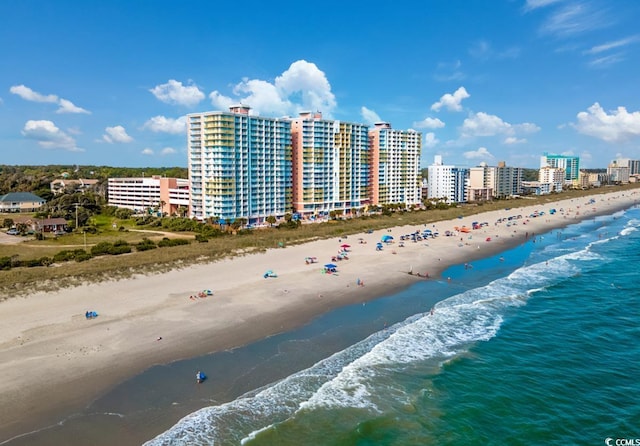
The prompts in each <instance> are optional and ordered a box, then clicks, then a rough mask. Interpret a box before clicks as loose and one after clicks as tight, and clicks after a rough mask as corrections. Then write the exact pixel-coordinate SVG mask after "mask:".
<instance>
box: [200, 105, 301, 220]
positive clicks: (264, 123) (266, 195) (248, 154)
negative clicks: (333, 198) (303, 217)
mask: <svg viewBox="0 0 640 446" xmlns="http://www.w3.org/2000/svg"><path fill="white" fill-rule="evenodd" d="M249 110H250V108H249V107H246V106H242V105H237V106H233V107H231V108H230V111H229V112H221V111H217V112H207V113H193V114H189V115H187V122H188V141H187V148H188V154H189V155H188V156H189V180H190V181H191V212H190V213H191V217H195V218H197V219H199V220H204V219H206V218H210V217H213V218H219V219H224V220H225V221H227V222H231V221H233V220H235V219H237V218H245V219H247V223H249V224H256V223H262V222H263V221H264V220H265V219H266V217H268V216H271V215H272V216H274V217H276V218H279V217H282V216H283V215H284V214H286V213H288V212H291V211H292V203H291V198H292V196H291V187H292V183H291V124H290V123H289V121H287V120H285V119H275V118H262V117H259V116H251V115H249Z"/></svg>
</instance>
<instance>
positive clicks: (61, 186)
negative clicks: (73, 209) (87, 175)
mask: <svg viewBox="0 0 640 446" xmlns="http://www.w3.org/2000/svg"><path fill="white" fill-rule="evenodd" d="M96 184H98V180H87V179H82V178H81V179H79V180H68V179H66V178H65V179H57V180H53V181H52V182H51V183H50V185H49V186H50V187H51V192H52V193H53V195H59V194H62V193H64V192H65V191H67V190H71V191H73V192H85V191H87V190H89V189H91V188H93V187H95V185H96Z"/></svg>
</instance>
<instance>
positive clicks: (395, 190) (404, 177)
mask: <svg viewBox="0 0 640 446" xmlns="http://www.w3.org/2000/svg"><path fill="white" fill-rule="evenodd" d="M369 141H370V148H371V154H370V157H371V158H370V159H371V166H370V170H371V173H370V183H371V186H370V187H371V204H374V205H379V204H390V203H404V204H405V205H407V206H411V205H414V204H419V203H420V202H421V191H420V189H421V186H420V153H421V150H422V133H420V132H416V131H414V130H394V129H392V128H391V125H390V124H389V123H387V122H378V123H376V124H375V126H374V128H373V129H371V130H370V131H369Z"/></svg>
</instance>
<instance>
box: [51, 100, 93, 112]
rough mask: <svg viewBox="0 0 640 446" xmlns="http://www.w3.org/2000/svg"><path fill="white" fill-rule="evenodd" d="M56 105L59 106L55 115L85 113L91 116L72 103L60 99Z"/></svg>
mask: <svg viewBox="0 0 640 446" xmlns="http://www.w3.org/2000/svg"><path fill="white" fill-rule="evenodd" d="M58 104H59V105H60V108H59V109H58V110H56V113H86V114H88V115H90V114H91V112H90V111H88V110H85V109H84V108H82V107H78V106H76V105H74V104H73V102H71V101H68V100H66V99H62V98H60V101H59V102H58Z"/></svg>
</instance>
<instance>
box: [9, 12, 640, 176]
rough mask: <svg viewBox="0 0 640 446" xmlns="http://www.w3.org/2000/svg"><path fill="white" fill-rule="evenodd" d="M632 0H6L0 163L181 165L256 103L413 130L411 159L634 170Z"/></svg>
mask: <svg viewBox="0 0 640 446" xmlns="http://www.w3.org/2000/svg"><path fill="white" fill-rule="evenodd" d="M638 23H640V2H636V1H627V0H441V1H436V0H418V1H397V2H386V3H381V2H347V1H340V2H337V1H333V0H326V1H322V2H288V1H281V2H264V1H253V0H246V1H243V2H217V1H211V0H206V1H201V0H192V1H189V2H179V1H165V0H153V1H152V0H134V1H130V0H128V1H117V0H109V1H87V0H84V1H71V0H57V1H31V0H20V1H2V2H0V153H1V158H0V164H36V165H40V164H80V165H87V164H92V165H112V166H131V167H146V166H153V167H156V166H157V167H160V166H184V167H186V166H187V155H186V136H185V127H184V116H185V114H187V113H192V112H202V111H211V110H226V109H227V106H228V105H229V104H231V103H238V102H242V103H244V104H247V105H250V106H251V107H252V108H253V110H254V112H256V113H258V114H260V115H262V116H270V117H279V116H285V115H290V116H295V115H297V113H298V112H299V111H300V110H319V111H322V112H323V114H324V116H325V117H330V118H333V119H338V120H343V121H349V122H362V123H369V124H371V123H373V122H375V121H378V120H382V121H387V122H390V123H391V125H392V126H393V127H394V128H397V129H409V128H412V129H416V130H419V131H421V132H422V133H423V135H424V145H423V153H422V165H423V167H426V166H427V165H429V164H431V163H432V162H433V156H434V155H436V154H439V155H442V156H443V159H444V161H445V163H447V164H455V165H460V166H475V165H477V164H478V163H480V162H482V161H484V162H487V163H488V164H489V165H495V164H497V162H499V161H506V162H507V165H511V166H517V167H531V168H536V167H538V165H539V159H540V155H541V154H542V153H543V152H550V153H559V154H571V155H578V156H580V158H581V166H582V167H586V168H598V167H606V165H607V164H608V163H609V162H610V161H611V160H612V159H615V158H618V157H624V158H632V159H640V111H639V110H640V94H639V93H640V83H639V82H638V80H639V79H640V74H639V73H640V69H639V68H640V67H639V64H640V28H638V25H637V24H638Z"/></svg>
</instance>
